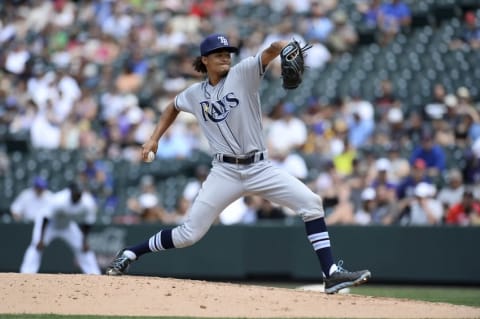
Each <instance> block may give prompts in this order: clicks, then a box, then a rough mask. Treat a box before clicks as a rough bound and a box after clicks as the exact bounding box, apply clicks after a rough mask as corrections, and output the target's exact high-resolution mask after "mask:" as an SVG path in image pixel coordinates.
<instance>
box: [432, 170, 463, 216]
mask: <svg viewBox="0 0 480 319" xmlns="http://www.w3.org/2000/svg"><path fill="white" fill-rule="evenodd" d="M446 182H447V184H446V185H445V186H443V187H441V188H440V191H439V192H438V194H437V199H438V200H439V201H440V202H441V203H442V205H443V208H444V210H445V211H448V210H449V209H450V208H451V207H452V206H453V205H454V204H456V203H459V202H460V201H461V199H462V197H463V193H464V191H465V187H464V185H463V177H462V172H461V171H460V170H459V169H457V168H451V169H450V170H449V171H448V173H447V175H446Z"/></svg>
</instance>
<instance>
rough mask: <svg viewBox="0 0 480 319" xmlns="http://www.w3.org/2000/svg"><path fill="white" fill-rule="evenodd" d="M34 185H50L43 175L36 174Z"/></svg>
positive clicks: (37, 186) (43, 187)
mask: <svg viewBox="0 0 480 319" xmlns="http://www.w3.org/2000/svg"><path fill="white" fill-rule="evenodd" d="M33 187H36V188H41V189H45V188H47V187H48V183H47V181H46V180H45V179H44V178H43V177H40V176H36V177H35V178H34V179H33Z"/></svg>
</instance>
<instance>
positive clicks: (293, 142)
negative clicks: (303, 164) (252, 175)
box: [266, 102, 307, 151]
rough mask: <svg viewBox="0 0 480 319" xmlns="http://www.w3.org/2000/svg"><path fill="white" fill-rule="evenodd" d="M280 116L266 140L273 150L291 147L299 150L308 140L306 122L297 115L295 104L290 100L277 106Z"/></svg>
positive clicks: (271, 125)
mask: <svg viewBox="0 0 480 319" xmlns="http://www.w3.org/2000/svg"><path fill="white" fill-rule="evenodd" d="M277 109H278V111H279V118H278V119H274V120H273V121H272V123H271V124H270V126H269V128H268V131H267V138H266V142H267V144H268V145H269V148H271V149H273V150H281V149H285V148H288V149H291V150H292V151H293V150H297V149H299V148H301V146H302V145H303V144H305V142H306V140H307V127H306V125H305V123H304V122H303V121H302V120H301V119H300V118H298V117H297V116H296V115H295V105H294V104H293V103H290V102H285V103H281V104H279V105H278V106H277Z"/></svg>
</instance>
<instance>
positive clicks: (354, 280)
mask: <svg viewBox="0 0 480 319" xmlns="http://www.w3.org/2000/svg"><path fill="white" fill-rule="evenodd" d="M371 276H372V274H371V273H370V271H369V270H359V271H348V270H346V269H344V268H342V267H341V263H339V265H338V269H337V271H335V272H334V273H333V274H331V275H330V277H328V278H324V279H323V281H324V283H325V292H326V293H327V294H334V293H337V292H338V291H339V290H340V289H344V288H347V287H351V286H358V285H361V284H363V283H365V282H366V281H367V280H368V278H370V277H371Z"/></svg>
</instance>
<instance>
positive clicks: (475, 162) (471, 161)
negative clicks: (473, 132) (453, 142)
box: [462, 138, 480, 185]
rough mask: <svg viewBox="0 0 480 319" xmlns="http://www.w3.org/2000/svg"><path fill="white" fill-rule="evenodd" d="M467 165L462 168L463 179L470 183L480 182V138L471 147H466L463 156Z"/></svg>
mask: <svg viewBox="0 0 480 319" xmlns="http://www.w3.org/2000/svg"><path fill="white" fill-rule="evenodd" d="M462 157H463V158H464V159H465V167H464V168H463V170H462V173H463V181H464V182H465V183H466V184H468V185H479V184H480V138H478V139H476V140H475V141H474V142H473V143H472V145H471V147H468V148H465V150H464V152H463V156H462Z"/></svg>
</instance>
